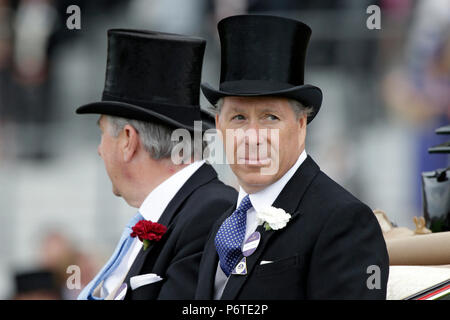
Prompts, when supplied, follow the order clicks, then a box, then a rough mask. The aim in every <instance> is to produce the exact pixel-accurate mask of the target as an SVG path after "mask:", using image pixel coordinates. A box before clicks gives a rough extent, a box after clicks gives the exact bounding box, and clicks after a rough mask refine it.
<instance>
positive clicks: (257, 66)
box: [196, 15, 389, 300]
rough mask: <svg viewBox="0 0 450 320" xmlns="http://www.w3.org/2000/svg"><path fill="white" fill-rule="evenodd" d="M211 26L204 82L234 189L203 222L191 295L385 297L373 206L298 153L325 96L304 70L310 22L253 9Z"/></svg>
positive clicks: (384, 259)
mask: <svg viewBox="0 0 450 320" xmlns="http://www.w3.org/2000/svg"><path fill="white" fill-rule="evenodd" d="M218 29H219V36H220V41H221V47H222V48H221V49H222V50H221V52H222V57H221V63H222V68H221V75H220V87H219V89H214V88H212V87H211V86H210V85H208V84H203V85H202V91H203V93H204V94H205V96H206V98H207V99H208V100H209V102H210V103H211V104H212V105H215V106H216V113H217V114H216V127H217V129H218V131H219V132H221V133H222V137H225V138H224V147H225V150H226V156H227V160H228V162H229V163H230V167H231V169H232V171H233V172H234V174H235V175H236V177H237V179H238V182H239V186H240V190H239V196H238V200H237V201H236V203H235V205H234V206H233V207H232V208H230V209H229V210H228V211H227V212H226V213H225V214H224V215H223V216H222V217H221V218H220V219H219V220H218V221H217V223H216V224H215V226H214V228H213V229H212V231H211V234H210V237H209V239H208V242H207V244H206V247H205V251H204V254H203V258H202V262H201V264H200V272H199V278H200V280H199V283H198V288H197V292H196V299H225V300H230V299H243V300H250V299H252V300H253V299H260V300H267V299H289V300H291V299H385V297H386V285H387V278H388V271H389V259H388V255H387V250H386V244H385V242H384V239H383V235H382V233H381V229H380V226H379V225H378V222H377V220H376V218H375V215H374V214H373V213H372V211H371V209H370V208H369V207H368V206H367V205H365V204H364V203H362V202H361V201H359V200H358V199H357V198H355V197H354V196H353V195H352V194H351V193H349V192H348V191H346V190H345V189H344V188H342V187H341V186H339V185H338V184H337V183H336V182H335V181H333V180H332V179H331V178H329V177H328V176H327V175H326V174H325V173H323V172H322V171H321V170H320V168H319V166H318V165H317V164H316V162H315V161H314V160H313V159H312V158H311V156H309V155H307V154H306V145H305V140H306V132H307V125H308V124H309V123H311V121H312V120H313V119H314V117H315V116H316V115H317V113H318V112H319V109H320V106H321V103H322V92H321V90H320V89H319V88H318V87H315V86H313V85H309V84H304V81H303V74H304V62H305V57H306V48H307V43H308V41H309V37H310V34H311V29H310V28H309V27H308V26H307V25H305V24H304V23H302V22H300V21H296V20H292V19H286V18H281V17H275V16H259V15H242V16H232V17H228V18H225V19H223V20H221V21H220V22H219V24H218ZM235 132H253V133H254V134H253V136H252V135H251V134H248V135H246V134H243V135H238V134H234V133H235ZM229 133H231V134H229ZM230 137H231V138H230ZM330 138H332V137H330ZM242 150H244V151H242ZM261 150H262V151H264V152H261ZM274 164H275V165H274ZM269 167H273V168H275V170H272V171H271V172H270V173H268V172H267V171H266V170H265V169H267V168H269Z"/></svg>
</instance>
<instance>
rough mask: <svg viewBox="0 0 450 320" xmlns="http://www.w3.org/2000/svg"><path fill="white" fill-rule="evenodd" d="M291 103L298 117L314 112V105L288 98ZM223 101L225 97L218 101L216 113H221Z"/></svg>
mask: <svg viewBox="0 0 450 320" xmlns="http://www.w3.org/2000/svg"><path fill="white" fill-rule="evenodd" d="M288 102H289V105H290V106H291V108H292V110H293V111H294V113H295V116H296V117H297V119H300V118H301V117H303V116H305V115H306V116H307V117H309V116H310V115H311V114H312V113H313V112H314V109H313V108H312V107H306V106H304V105H303V104H302V103H300V102H299V101H297V100H294V99H288ZM223 103H224V98H220V99H219V100H218V101H217V103H216V104H215V105H214V107H215V108H214V109H213V110H214V111H215V113H216V114H220V111H221V110H222V107H223Z"/></svg>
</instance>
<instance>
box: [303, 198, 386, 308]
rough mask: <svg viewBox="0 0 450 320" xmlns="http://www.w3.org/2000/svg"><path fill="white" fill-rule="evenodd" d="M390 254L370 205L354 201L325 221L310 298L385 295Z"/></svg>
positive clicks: (313, 261)
mask: <svg viewBox="0 0 450 320" xmlns="http://www.w3.org/2000/svg"><path fill="white" fill-rule="evenodd" d="M388 274H389V257H388V254H387V249H386V243H385V241H384V238H383V235H382V232H381V229H380V227H379V224H378V222H377V220H376V218H375V216H374V214H373V212H372V211H371V210H370V208H369V207H367V206H366V205H364V204H362V203H351V204H348V205H346V206H343V207H341V208H338V209H336V210H335V211H334V213H333V214H331V216H330V218H328V220H327V221H326V222H325V224H324V226H323V228H322V230H321V232H320V234H319V238H318V240H317V242H316V244H315V247H314V249H313V253H312V257H311V264H310V266H309V277H308V283H307V295H308V298H309V299H385V298H386V286H387V280H388Z"/></svg>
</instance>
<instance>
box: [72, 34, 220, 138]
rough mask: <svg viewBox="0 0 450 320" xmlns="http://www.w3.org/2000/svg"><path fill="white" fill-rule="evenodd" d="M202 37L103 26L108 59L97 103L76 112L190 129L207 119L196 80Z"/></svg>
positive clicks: (209, 121) (203, 42)
mask: <svg viewBox="0 0 450 320" xmlns="http://www.w3.org/2000/svg"><path fill="white" fill-rule="evenodd" d="M205 45H206V41H205V40H203V39H200V38H196V37H189V36H183V35H177V34H170V33H162V32H153V31H141V30H126V29H112V30H108V58H107V64H106V76H105V86H104V91H103V96H102V101H100V102H94V103H90V104H87V105H84V106H81V107H79V108H78V109H77V113H79V114H81V113H97V114H107V115H113V116H118V117H124V118H128V119H136V120H143V121H156V122H162V123H164V124H167V125H170V126H173V127H182V128H187V129H190V130H193V128H194V121H196V120H204V122H203V129H206V128H208V127H211V125H212V122H211V121H212V118H211V117H210V116H209V115H208V114H207V113H204V112H203V111H201V109H200V101H199V95H200V81H201V71H202V62H203V55H204V51H205Z"/></svg>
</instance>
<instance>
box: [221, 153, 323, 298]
mask: <svg viewBox="0 0 450 320" xmlns="http://www.w3.org/2000/svg"><path fill="white" fill-rule="evenodd" d="M319 171H320V168H319V166H318V165H317V164H316V163H315V162H314V160H312V158H311V157H310V156H308V157H307V158H306V159H305V161H304V162H303V163H302V164H301V166H300V167H299V168H298V169H297V171H296V172H295V174H294V175H293V176H292V178H291V179H290V180H289V182H288V183H287V184H286V186H285V187H284V188H283V190H282V191H281V193H280V194H279V195H278V197H277V199H276V200H275V201H274V203H273V204H272V206H273V207H276V208H282V209H283V210H285V211H286V212H287V213H290V214H291V216H292V217H291V219H290V221H289V222H288V224H290V223H293V222H294V221H295V220H296V219H298V218H299V217H300V216H301V215H302V212H300V211H298V207H299V205H300V202H301V200H302V197H303V194H304V193H305V191H306V190H307V189H308V187H309V185H310V184H311V182H312V180H313V179H314V177H315V176H316V175H317V174H318V173H319ZM256 231H258V232H259V233H260V234H261V242H260V244H259V246H258V248H257V249H256V251H255V252H254V253H253V254H252V255H250V256H248V257H247V259H246V260H247V275H233V274H231V275H230V278H229V279H228V283H227V285H226V287H225V290H224V292H223V294H222V298H221V299H223V300H233V299H236V297H237V295H238V293H239V291H240V289H241V288H242V286H243V285H244V283H245V281H246V280H247V279H248V277H249V276H250V275H251V273H252V271H253V269H254V268H255V266H256V265H257V264H258V263H259V261H260V257H261V255H262V253H263V252H264V249H265V247H266V246H267V245H268V243H269V242H270V239H271V238H273V237H274V236H275V235H279V234H281V233H282V232H283V229H281V230H268V231H266V230H265V229H264V227H263V226H259V227H258V228H257V229H256ZM242 257H243V256H242V255H241V259H242Z"/></svg>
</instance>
